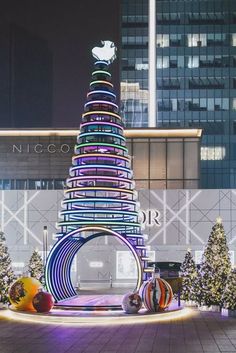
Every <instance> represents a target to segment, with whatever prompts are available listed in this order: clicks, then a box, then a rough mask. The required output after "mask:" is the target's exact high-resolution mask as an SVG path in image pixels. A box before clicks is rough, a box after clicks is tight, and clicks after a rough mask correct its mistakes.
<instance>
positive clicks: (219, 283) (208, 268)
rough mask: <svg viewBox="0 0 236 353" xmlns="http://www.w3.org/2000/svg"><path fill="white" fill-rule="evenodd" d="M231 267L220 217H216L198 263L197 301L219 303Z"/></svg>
mask: <svg viewBox="0 0 236 353" xmlns="http://www.w3.org/2000/svg"><path fill="white" fill-rule="evenodd" d="M230 269H231V263H230V257H229V249H228V246H227V240H226V236H225V231H224V228H223V225H222V220H221V218H217V220H216V224H215V225H214V226H213V228H212V231H211V234H210V236H209V239H208V242H207V245H206V248H205V251H204V253H203V257H202V262H201V264H200V271H199V272H200V278H199V283H198V287H199V288H200V292H199V296H200V297H199V298H197V300H198V302H200V304H201V305H207V306H210V305H221V304H222V294H223V291H224V288H225V284H226V280H227V276H228V274H229V272H230Z"/></svg>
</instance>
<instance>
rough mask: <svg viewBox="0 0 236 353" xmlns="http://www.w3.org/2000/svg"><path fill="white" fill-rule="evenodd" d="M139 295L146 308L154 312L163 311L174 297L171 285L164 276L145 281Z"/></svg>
mask: <svg viewBox="0 0 236 353" xmlns="http://www.w3.org/2000/svg"><path fill="white" fill-rule="evenodd" d="M139 295H140V296H141V298H142V301H143V304H144V306H145V308H146V309H147V310H149V311H152V312H157V311H163V310H164V309H166V308H167V307H168V306H169V305H170V303H171V300H172V298H173V292H172V289H171V286H170V285H169V283H168V282H166V281H165V280H164V279H162V278H152V279H150V280H148V281H145V282H143V284H142V286H141V288H140V290H139Z"/></svg>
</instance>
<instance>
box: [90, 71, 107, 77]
mask: <svg viewBox="0 0 236 353" xmlns="http://www.w3.org/2000/svg"><path fill="white" fill-rule="evenodd" d="M96 74H105V75H107V76H110V77H111V74H110V72H108V71H103V70H96V71H93V72H92V75H96Z"/></svg>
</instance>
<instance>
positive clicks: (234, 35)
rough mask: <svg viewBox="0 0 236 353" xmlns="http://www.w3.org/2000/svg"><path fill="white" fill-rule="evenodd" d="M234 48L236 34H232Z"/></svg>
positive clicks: (235, 45)
mask: <svg viewBox="0 0 236 353" xmlns="http://www.w3.org/2000/svg"><path fill="white" fill-rule="evenodd" d="M232 46H233V47H236V33H232Z"/></svg>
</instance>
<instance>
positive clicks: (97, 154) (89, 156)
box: [72, 153, 130, 162]
mask: <svg viewBox="0 0 236 353" xmlns="http://www.w3.org/2000/svg"><path fill="white" fill-rule="evenodd" d="M93 157H102V158H103V159H107V158H112V159H122V160H124V161H126V162H130V158H129V157H124V156H120V155H118V154H111V153H83V154H78V155H76V156H73V157H72V162H73V161H74V160H77V159H80V158H87V159H91V158H93Z"/></svg>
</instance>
